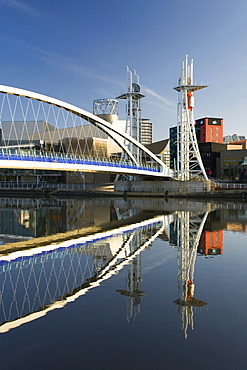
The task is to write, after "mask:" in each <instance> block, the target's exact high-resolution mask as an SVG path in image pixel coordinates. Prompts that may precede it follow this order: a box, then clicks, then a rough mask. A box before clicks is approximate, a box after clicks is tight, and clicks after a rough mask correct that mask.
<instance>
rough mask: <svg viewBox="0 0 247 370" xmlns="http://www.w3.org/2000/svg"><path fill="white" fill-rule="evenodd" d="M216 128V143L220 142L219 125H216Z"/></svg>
mask: <svg viewBox="0 0 247 370" xmlns="http://www.w3.org/2000/svg"><path fill="white" fill-rule="evenodd" d="M215 128H216V143H218V142H219V127H215Z"/></svg>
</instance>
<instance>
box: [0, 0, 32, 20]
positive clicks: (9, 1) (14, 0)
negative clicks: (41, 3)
mask: <svg viewBox="0 0 247 370" xmlns="http://www.w3.org/2000/svg"><path fill="white" fill-rule="evenodd" d="M3 2H4V3H5V4H6V5H8V6H11V7H12V8H15V9H18V10H21V11H22V12H24V13H26V14H28V15H29V16H31V17H37V16H38V13H37V12H36V11H35V10H34V9H33V8H32V7H31V6H29V5H27V4H24V3H22V2H21V1H18V0H3Z"/></svg>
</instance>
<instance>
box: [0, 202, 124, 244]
mask: <svg viewBox="0 0 247 370" xmlns="http://www.w3.org/2000/svg"><path fill="white" fill-rule="evenodd" d="M96 203H97V207H92V203H91V201H86V200H75V199H73V200H61V201H49V200H32V199H29V200H26V199H14V200H13V199H8V198H5V199H1V200H0V235H1V236H2V237H1V240H2V244H5V243H7V242H9V241H11V242H13V241H15V240H16V241H17V240H19V239H20V238H23V239H29V238H35V237H40V236H45V235H52V234H57V233H61V232H66V231H70V230H74V229H80V228H84V227H89V226H95V225H99V224H102V223H107V222H110V221H114V220H116V217H117V216H116V213H115V211H114V207H113V205H112V204H111V203H109V201H108V200H103V199H102V200H100V199H99V200H97V201H96Z"/></svg>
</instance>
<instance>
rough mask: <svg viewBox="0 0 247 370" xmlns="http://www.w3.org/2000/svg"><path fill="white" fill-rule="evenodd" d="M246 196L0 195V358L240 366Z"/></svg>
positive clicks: (19, 365)
mask: <svg viewBox="0 0 247 370" xmlns="http://www.w3.org/2000/svg"><path fill="white" fill-rule="evenodd" d="M246 232H247V205H246V204H242V203H239V204H237V203H234V202H232V203H217V202H214V203H213V202H211V203H205V202H199V201H197V202H191V201H185V200H163V199H109V198H107V199H103V198H101V199H62V200H58V199H54V200H44V199H43V200H41V199H40V200H39V199H13V198H12V199H7V198H2V199H0V244H1V245H0V355H1V369H11V370H12V369H25V370H26V369H69V368H71V369H107V370H109V369H130V370H132V369H138V370H139V369H218V368H224V369H238V370H240V369H246V367H247V350H246V336H247V311H246V307H247V234H246Z"/></svg>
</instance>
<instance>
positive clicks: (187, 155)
mask: <svg viewBox="0 0 247 370" xmlns="http://www.w3.org/2000/svg"><path fill="white" fill-rule="evenodd" d="M178 83H179V84H178V86H177V87H174V90H176V91H178V92H179V97H178V105H177V117H178V118H177V177H178V180H181V181H188V180H190V179H192V178H193V177H201V176H202V177H203V178H204V180H208V177H207V174H206V171H205V168H204V165H203V163H202V159H201V155H200V151H199V147H198V143H197V138H196V133H195V120H194V114H193V108H194V96H193V92H194V91H197V90H201V89H204V88H205V87H208V85H194V83H193V59H192V60H191V62H190V64H189V63H188V55H186V56H185V61H183V62H182V70H181V77H180V79H179V82H178Z"/></svg>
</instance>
